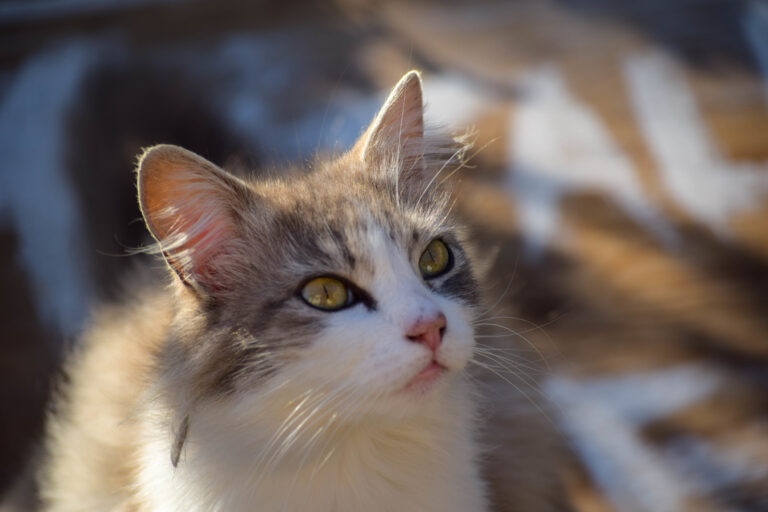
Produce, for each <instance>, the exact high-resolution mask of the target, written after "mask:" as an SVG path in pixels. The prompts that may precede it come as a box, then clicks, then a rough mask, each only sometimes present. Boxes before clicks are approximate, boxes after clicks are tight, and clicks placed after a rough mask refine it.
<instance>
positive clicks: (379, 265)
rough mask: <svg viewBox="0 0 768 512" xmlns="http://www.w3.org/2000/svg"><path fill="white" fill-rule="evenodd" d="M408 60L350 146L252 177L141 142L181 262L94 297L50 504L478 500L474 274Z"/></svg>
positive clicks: (403, 506)
mask: <svg viewBox="0 0 768 512" xmlns="http://www.w3.org/2000/svg"><path fill="white" fill-rule="evenodd" d="M461 152H462V147H460V146H457V145H455V144H445V143H443V142H441V141H440V140H439V139H436V138H432V137H429V136H427V135H425V132H424V124H423V114H422V90H421V80H420V77H419V74H418V73H417V72H410V73H408V74H406V75H405V76H404V77H403V78H402V79H401V80H400V82H399V83H398V84H397V86H396V87H395V88H394V90H393V91H392V93H391V94H390V96H389V98H388V99H387V101H386V103H385V104H384V106H383V107H382V109H381V110H380V112H379V113H378V114H377V116H376V117H375V119H374V121H373V122H372V124H371V125H370V127H369V128H368V129H367V130H366V131H365V132H364V134H363V135H362V136H361V138H360V139H359V141H358V142H357V143H356V144H355V145H354V147H353V148H352V149H351V150H350V151H349V152H348V153H346V154H344V155H342V156H341V157H339V158H337V159H335V160H332V161H322V162H318V163H317V165H316V166H315V167H316V168H314V169H313V170H312V171H311V172H309V173H294V174H295V175H294V176H292V177H290V178H288V177H283V178H280V179H271V180H260V181H248V180H243V179H240V178H237V177H234V176H232V175H230V174H228V173H226V172H225V171H223V170H221V169H219V168H218V167H216V166H215V165H213V164H212V163H210V162H208V161H206V160H204V159H202V158H201V157H199V156H197V155H195V154H193V153H191V152H189V151H186V150H184V149H182V148H179V147H175V146H168V145H161V146H155V147H152V148H150V149H148V150H147V151H146V152H145V153H144V154H143V156H142V157H141V160H140V163H139V167H138V173H137V174H138V190H139V202H140V206H141V210H142V213H143V215H144V219H145V221H146V224H147V227H148V229H149V231H150V232H151V234H152V235H153V236H154V237H155V239H156V240H157V250H158V252H161V253H162V255H163V257H164V258H165V261H166V262H167V266H168V268H169V270H170V275H171V276H172V283H171V284H170V285H169V286H166V287H162V286H158V285H150V286H143V287H139V288H140V291H139V292H137V296H136V297H135V299H134V300H133V301H132V302H130V303H129V304H128V305H122V306H112V307H108V308H105V309H103V310H102V311H101V313H100V314H99V315H98V316H97V317H96V319H95V320H94V322H93V324H92V326H91V327H90V328H89V330H88V331H87V332H86V335H85V336H84V339H83V340H82V344H81V349H80V350H79V352H78V353H77V354H76V355H75V356H74V357H73V358H72V360H71V361H70V363H69V365H68V375H69V379H70V380H69V382H68V384H67V386H66V387H65V389H64V391H63V393H62V397H61V399H60V400H59V403H58V406H57V407H58V411H57V414H56V415H55V416H54V417H52V418H51V421H50V423H49V428H48V437H47V446H46V448H47V461H46V464H45V467H44V470H43V472H42V474H41V475H42V476H41V479H40V482H41V495H42V500H43V504H44V508H45V509H46V510H51V511H75V510H77V511H85V510H87V511H99V510H118V511H241V510H242V511H245V510H258V511H264V512H267V511H299V510H311V511H317V512H322V511H329V512H330V511H335V512H351V511H362V510H365V511H396V512H403V511H417V510H418V511H425V512H426V511H434V512H438V511H439V512H452V511H456V512H459V511H461V512H470V511H471V512H482V511H484V510H488V509H489V505H488V498H487V494H488V492H487V489H486V488H485V485H484V483H483V479H482V478H481V472H480V465H479V458H480V450H479V448H478V441H477V439H476V436H477V434H476V432H477V428H476V419H475V418H476V414H477V411H476V405H475V402H476V398H475V397H474V395H473V391H472V389H471V386H470V380H468V378H467V375H466V374H465V373H464V372H465V366H466V364H467V362H468V361H469V360H470V358H471V357H472V354H473V350H474V346H475V341H474V332H473V321H474V320H475V318H476V316H477V314H478V305H479V292H478V287H477V283H476V278H475V276H474V274H473V268H472V265H471V258H470V257H469V256H468V253H467V251H468V249H467V248H466V246H465V245H466V244H465V241H464V237H463V235H462V232H461V231H460V230H459V229H457V227H456V226H454V225H453V224H452V222H451V221H450V218H449V216H448V210H449V202H450V201H449V196H448V194H447V193H446V191H445V190H443V187H441V186H440V183H441V181H442V179H443V177H444V176H445V174H446V173H444V169H445V167H446V166H447V165H450V162H452V161H455V160H456V159H458V158H459V157H460V154H461Z"/></svg>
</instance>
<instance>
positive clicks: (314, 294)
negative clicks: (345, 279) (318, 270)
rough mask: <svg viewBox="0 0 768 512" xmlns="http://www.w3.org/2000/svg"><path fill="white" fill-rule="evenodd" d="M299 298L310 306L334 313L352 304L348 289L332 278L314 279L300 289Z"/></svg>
mask: <svg viewBox="0 0 768 512" xmlns="http://www.w3.org/2000/svg"><path fill="white" fill-rule="evenodd" d="M301 297H302V298H303V299H304V300H305V301H306V303H307V304H309V305H310V306H314V307H316V308H318V309H324V310H326V311H335V310H337V309H341V308H343V307H344V306H348V305H349V304H350V303H351V302H352V293H351V292H350V291H349V288H347V286H346V285H345V284H344V283H342V282H341V281H339V280H338V279H336V278H333V277H316V278H314V279H312V280H311V281H309V282H308V283H307V284H305V285H304V288H302V289H301Z"/></svg>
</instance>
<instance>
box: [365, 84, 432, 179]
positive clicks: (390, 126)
mask: <svg viewBox="0 0 768 512" xmlns="http://www.w3.org/2000/svg"><path fill="white" fill-rule="evenodd" d="M353 151H356V152H358V154H359V156H360V158H361V159H362V161H363V162H364V163H365V164H367V165H376V164H384V165H391V164H395V165H398V166H399V168H400V169H401V172H411V171H415V172H416V173H418V172H420V170H421V166H422V157H423V154H424V104H423V99H422V91H421V75H420V74H419V72H418V71H409V72H408V73H406V74H405V76H403V78H401V79H400V81H399V82H398V83H397V85H396V86H395V88H394V89H392V92H391V93H390V94H389V97H388V98H387V101H386V102H385V103H384V106H383V107H381V110H379V113H378V114H376V117H375V118H374V120H373V123H371V125H370V126H369V127H368V129H367V130H366V132H365V133H364V134H363V136H362V137H361V139H360V140H359V141H358V143H357V144H356V146H355V148H354V149H353Z"/></svg>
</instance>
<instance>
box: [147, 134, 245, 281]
mask: <svg viewBox="0 0 768 512" xmlns="http://www.w3.org/2000/svg"><path fill="white" fill-rule="evenodd" d="M137 181H138V190H139V205H140V207H141V212H142V215H143V216H144V220H145V222H146V224H147V227H148V228H149V231H150V233H151V234H152V236H153V237H154V238H155V239H156V240H157V242H158V252H162V253H163V255H164V256H165V258H166V261H167V262H168V264H169V265H170V266H171V268H173V270H174V271H175V272H176V273H177V274H178V275H179V277H180V278H181V279H182V281H184V282H185V283H186V284H191V285H197V284H201V285H203V286H205V287H208V288H217V287H220V286H221V283H217V282H216V279H215V276H214V275H213V274H215V271H214V268H215V265H214V264H213V263H214V262H215V260H216V258H217V257H218V256H219V255H220V254H222V253H224V252H226V251H227V249H228V247H230V246H231V245H232V243H233V242H234V241H235V240H236V239H237V231H238V226H237V215H236V212H235V207H236V205H237V203H238V202H241V201H242V199H243V197H244V193H245V190H246V189H247V186H246V185H245V184H244V183H242V182H241V181H240V180H238V179H237V178H235V177H234V176H232V175H230V174H228V173H227V172H225V171H223V170H222V169H219V168H218V167H217V166H215V165H214V164H212V163H211V162H209V161H207V160H205V159H204V158H202V157H200V156H198V155H196V154H194V153H192V152H191V151H187V150H186V149H183V148H180V147H178V146H172V145H167V144H163V145H159V146H154V147H151V148H149V149H147V150H146V151H145V152H144V154H143V155H142V156H141V158H140V160H139V166H138V177H137Z"/></svg>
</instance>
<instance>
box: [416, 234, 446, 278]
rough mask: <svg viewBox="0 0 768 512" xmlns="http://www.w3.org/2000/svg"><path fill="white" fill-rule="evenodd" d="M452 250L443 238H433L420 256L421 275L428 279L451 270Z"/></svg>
mask: <svg viewBox="0 0 768 512" xmlns="http://www.w3.org/2000/svg"><path fill="white" fill-rule="evenodd" d="M450 265H451V252H450V250H449V249H448V246H447V245H445V244H444V243H443V242H442V241H441V240H432V241H431V242H429V245H428V246H427V248H426V249H424V252H423V253H421V257H420V258H419V269H420V270H421V275H422V276H424V277H425V278H426V279H429V278H431V277H437V276H439V275H440V274H443V273H445V272H447V271H448V270H449V267H450Z"/></svg>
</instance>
